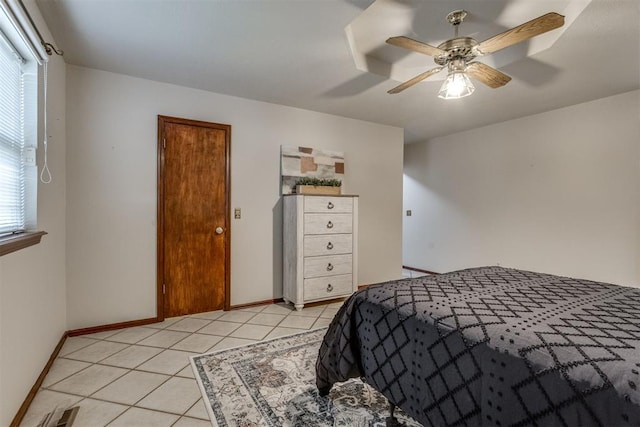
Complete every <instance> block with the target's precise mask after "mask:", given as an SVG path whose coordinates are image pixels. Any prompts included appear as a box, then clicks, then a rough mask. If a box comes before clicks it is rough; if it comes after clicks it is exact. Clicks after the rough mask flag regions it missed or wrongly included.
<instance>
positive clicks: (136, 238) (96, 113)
mask: <svg viewBox="0 0 640 427" xmlns="http://www.w3.org/2000/svg"><path fill="white" fill-rule="evenodd" d="M212 72H214V71H212ZM158 114H161V115H168V116H176V117H183V118H188V119H194V120H204V121H210V122H216V123H224V124H230V125H232V136H231V159H232V165H231V208H232V209H233V208H235V207H239V208H242V219H240V220H234V219H232V220H231V221H232V222H231V304H232V305H237V304H243V303H248V302H254V301H263V300H267V299H273V298H279V297H281V295H282V290H281V288H282V271H281V270H282V268H281V264H282V261H281V259H282V255H281V250H282V249H281V247H282V238H281V233H282V231H281V230H282V226H281V205H280V203H279V188H280V184H279V168H280V157H279V156H280V154H279V153H280V145H294V146H295V145H303V146H310V147H317V148H325V149H330V150H340V151H344V152H345V157H346V178H345V183H344V184H345V187H346V188H345V189H346V192H348V193H355V194H359V195H360V226H361V229H360V268H359V282H360V283H371V282H376V281H382V280H387V279H392V278H397V277H399V276H400V274H401V265H402V263H401V261H402V259H401V247H402V244H401V238H402V217H401V208H402V155H403V133H402V129H400V128H394V127H389V126H382V125H378V124H373V123H368V122H362V121H357V120H351V119H345V118H341V117H336V116H331V115H327V114H320V113H315V112H311V111H305V110H300V109H295V108H289V107H284V106H279V105H274V104H267V103H262V102H256V101H251V100H247V99H241V98H236V97H230V96H224V95H219V94H215V93H210V92H205V91H199V90H194V89H188V88H184V87H179V86H174V85H169V84H164V83H158V82H153V81H149V80H142V79H137V78H132V77H128V76H124V75H118V74H113V73H107V72H103V71H98V70H93V69H87V68H82V67H77V66H68V67H67V132H68V150H67V176H68V186H67V227H68V233H67V259H68V264H67V265H68V268H67V277H68V290H67V292H68V301H67V303H68V326H69V328H70V329H73V328H80V327H87V326H92V325H101V324H106V323H112V322H120V321H126V320H134V319H141V318H147V317H153V316H155V314H156V313H155V304H156V302H155V286H156V283H155V280H156V274H155V264H156V141H157V139H156V138H157V115H158Z"/></svg>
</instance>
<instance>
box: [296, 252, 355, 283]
mask: <svg viewBox="0 0 640 427" xmlns="http://www.w3.org/2000/svg"><path fill="white" fill-rule="evenodd" d="M352 268H353V257H352V256H351V254H347V255H329V256H313V257H305V258H304V277H305V279H307V278H310V277H320V276H336V275H338V274H350V273H351V270H352Z"/></svg>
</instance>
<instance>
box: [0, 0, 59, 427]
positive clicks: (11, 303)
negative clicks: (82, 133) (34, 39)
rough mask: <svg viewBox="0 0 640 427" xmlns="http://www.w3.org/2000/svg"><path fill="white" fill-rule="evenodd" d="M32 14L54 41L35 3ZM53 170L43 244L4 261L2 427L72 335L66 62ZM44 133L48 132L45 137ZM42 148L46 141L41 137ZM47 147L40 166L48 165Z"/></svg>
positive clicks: (46, 191)
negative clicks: (68, 269) (68, 286)
mask: <svg viewBox="0 0 640 427" xmlns="http://www.w3.org/2000/svg"><path fill="white" fill-rule="evenodd" d="M27 6H28V7H29V10H30V13H31V15H32V16H33V18H34V20H35V22H36V24H37V25H38V27H39V28H40V31H41V32H42V33H43V35H44V37H45V38H46V39H47V40H52V38H51V36H50V34H49V33H48V30H47V27H46V26H45V25H44V23H43V21H42V18H41V16H40V14H39V12H38V10H37V9H36V8H35V7H32V2H30V1H29V2H27ZM48 114H49V117H48V122H49V132H48V133H49V135H50V136H49V167H50V169H51V172H52V174H53V182H52V183H51V184H48V185H43V184H39V185H38V229H39V230H44V231H46V232H48V233H49V234H48V235H46V236H44V237H43V238H42V241H41V243H40V244H39V245H35V246H31V247H29V248H26V249H22V250H20V251H17V252H14V253H11V254H9V255H5V256H3V257H0V425H2V426H8V425H9V424H10V422H11V420H12V419H13V417H14V416H15V414H16V412H17V411H18V408H19V407H20V405H21V404H22V402H23V401H24V399H25V397H26V396H27V393H28V392H29V390H30V389H31V387H32V386H33V384H34V383H35V381H36V379H37V378H38V375H39V374H40V372H41V371H42V369H43V368H44V366H45V364H46V362H47V360H48V359H49V356H50V355H51V353H52V352H53V350H54V349H55V347H56V345H57V344H58V342H59V341H60V338H61V337H62V334H63V333H64V331H66V329H67V328H66V290H65V200H64V199H65V64H64V61H63V60H62V59H60V58H58V57H53V58H52V59H51V61H50V62H49V108H48ZM41 134H42V133H41ZM39 140H40V144H41V141H42V138H40V139H39ZM41 149H42V145H40V146H39V150H38V164H39V165H41V164H42V153H41V151H42V150H41Z"/></svg>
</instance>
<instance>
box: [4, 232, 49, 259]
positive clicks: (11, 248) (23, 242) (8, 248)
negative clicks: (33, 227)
mask: <svg viewBox="0 0 640 427" xmlns="http://www.w3.org/2000/svg"><path fill="white" fill-rule="evenodd" d="M45 234H47V232H46V231H27V232H25V233H20V234H16V235H12V236H7V237H2V238H0V256H3V255H7V254H10V253H11V252H15V251H19V250H20V249H24V248H28V247H29V246H33V245H37V244H38V243H40V239H41V238H42V236H44V235H45Z"/></svg>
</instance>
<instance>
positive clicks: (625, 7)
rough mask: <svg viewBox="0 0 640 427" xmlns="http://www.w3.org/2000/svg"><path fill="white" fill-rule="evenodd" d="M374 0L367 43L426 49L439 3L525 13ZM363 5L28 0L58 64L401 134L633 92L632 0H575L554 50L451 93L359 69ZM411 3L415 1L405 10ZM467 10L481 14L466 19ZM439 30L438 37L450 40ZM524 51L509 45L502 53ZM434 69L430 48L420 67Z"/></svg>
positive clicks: (638, 10) (638, 74) (639, 50)
mask: <svg viewBox="0 0 640 427" xmlns="http://www.w3.org/2000/svg"><path fill="white" fill-rule="evenodd" d="M383 1H384V3H385V8H386V9H384V10H386V11H387V12H384V13H389V26H388V27H387V26H385V25H384V23H385V19H384V15H382V17H381V16H380V15H378V16H376V19H377V22H379V23H380V24H379V25H377V28H376V29H374V30H373V31H374V32H378V33H377V34H375V35H373V36H372V37H376V38H377V39H379V40H384V39H385V38H386V37H390V36H396V35H407V36H409V37H415V38H419V36H420V34H421V33H424V34H425V37H424V38H422V39H421V40H423V41H425V42H427V43H429V42H430V39H429V37H432V38H435V39H437V38H438V37H437V36H435V35H433V34H432V33H433V31H431V28H433V27H438V28H440V27H442V26H443V21H444V16H443V13H442V10H443V9H447V10H454V9H458V8H461V6H464V8H465V9H466V10H468V11H469V12H470V15H469V18H468V21H469V22H468V23H467V24H468V25H470V26H471V28H472V29H473V28H474V27H473V26H474V25H475V26H476V27H478V26H479V24H478V23H479V22H481V21H483V20H484V21H485V22H487V25H493V24H491V23H490V22H488V21H489V20H490V17H491V16H493V15H491V14H494V15H495V17H496V20H498V19H500V22H502V23H504V22H510V21H513V20H518V21H517V22H515V23H513V24H510V25H517V24H518V23H520V18H521V16H520V15H519V14H517V13H515V12H513V13H511V12H509V11H510V10H515V9H517V8H515V7H514V5H515V4H516V3H522V0H511V1H503V0H475V1H469V0H464V1H463V0H437V1H436V0H423V1H419V2H417V1H416V0H383ZM526 1H528V2H533V0H526ZM580 2H581V0H573V1H571V2H568V1H563V0H548V1H547V0H537V1H536V3H537V4H538V6H537V7H538V8H540V6H539V4H540V3H543V4H546V5H547V6H549V9H548V11H557V12H559V13H563V12H564V11H562V10H553V9H552V7H554V6H555V7H558V4H559V3H562V4H566V3H580ZM372 3H373V2H372V1H371V0H254V1H251V0H244V1H240V0H217V1H216V0H91V1H89V0H37V4H38V6H39V8H40V10H41V11H42V14H43V16H44V18H45V20H46V22H47V24H48V26H49V27H50V29H51V32H52V33H53V36H54V37H55V41H56V44H57V47H59V48H61V49H64V51H65V55H64V57H65V60H66V61H67V63H70V64H76V65H81V66H86V67H91V68H97V69H101V70H106V71H112V72H116V73H122V74H127V75H131V76H136V77H141V78H145V79H151V80H157V81H162V82H167V83H173V84H177V85H182V86H188V87H192V88H197V89H204V90H208V91H212V92H217V93H223V94H228V95H234V96H239V97H243V98H250V99H255V100H260V101H266V102H272V103H276V104H282V105H288V106H292V107H298V108H304V109H308V110H313V111H320V112H325V113H330V114H336V115H340V116H345V117H351V118H356V119H362V120H368V121H373V122H377V123H384V124H389V125H393V126H399V127H403V128H404V129H405V141H406V142H415V141H422V140H427V139H429V138H433V137H436V136H441V135H447V134H450V133H453V132H458V131H462V130H466V129H472V128H475V127H478V126H483V125H487V124H491V123H496V122H501V121H505V120H509V119H513V118H517V117H522V116H526V115H530V114H535V113H538V112H542V111H548V110H551V109H555V108H560V107H563V106H567V105H572V104H576V103H580V102H585V101H589V100H593V99H598V98H602V97H605V96H609V95H614V94H617V93H622V92H627V91H630V90H634V89H638V88H640V0H593V1H591V2H590V3H589V1H582V3H588V4H587V5H586V8H585V9H584V11H582V13H580V14H579V15H578V16H577V18H575V20H574V21H573V22H570V20H569V19H568V20H567V21H568V23H567V24H568V25H567V26H566V28H564V29H563V32H562V33H561V35H560V37H559V38H558V39H557V40H556V41H555V42H554V43H553V45H552V46H551V47H550V48H548V49H547V50H543V51H541V52H539V53H536V54H534V55H533V56H529V57H522V58H520V59H518V58H516V59H515V60H513V61H511V62H510V63H506V62H505V64H506V65H504V66H501V67H500V70H501V71H503V72H504V73H506V74H508V75H510V76H511V77H512V78H513V80H512V81H511V82H510V83H509V84H508V85H506V86H505V87H503V88H500V89H489V88H487V87H485V86H483V85H482V84H480V83H478V84H476V91H475V93H474V94H473V95H472V96H470V97H468V98H463V99H460V100H454V101H444V100H441V99H439V98H438V97H437V96H436V95H437V92H438V88H439V86H440V84H441V82H440V81H437V80H433V81H431V80H428V81H426V82H424V83H420V84H418V85H416V86H414V87H412V88H410V89H407V90H406V91H404V92H402V93H400V94H397V95H388V94H387V93H386V91H387V90H389V89H391V88H392V87H394V86H396V85H397V84H398V82H397V81H395V80H392V79H390V78H389V77H388V75H391V73H390V72H389V73H388V74H387V77H385V76H383V75H378V74H374V73H371V72H367V71H361V70H359V69H358V68H356V62H355V61H354V58H353V57H352V55H351V49H350V44H349V41H348V38H347V34H346V31H345V29H346V28H347V26H348V25H349V24H350V23H352V22H353V21H354V20H356V18H358V17H360V16H361V14H362V13H363V11H364V10H366V9H367V8H368V7H369V6H371V5H372ZM376 4H377V3H376ZM407 5H410V6H411V8H412V9H411V11H410V13H408V14H407ZM374 6H375V5H374ZM578 6H579V5H578ZM582 6H584V4H583V5H582ZM394 7H396V8H397V9H398V10H404V12H403V14H402V16H404V17H403V18H402V17H399V16H397V15H396V14H394V13H393V10H394ZM474 9H478V12H477V13H476V16H479V17H481V19H480V18H478V19H477V20H476V22H475V23H474V18H473V17H474V15H473V14H474ZM578 9H579V7H578ZM480 10H481V11H482V13H480ZM389 11H391V12H389ZM519 13H521V12H519ZM445 15H446V13H445ZM487 15H489V16H487ZM568 15H569V14H568ZM537 16H538V14H536V15H534V16H531V17H530V19H533V18H535V17H537ZM399 19H405V20H408V19H410V20H411V22H410V25H409V26H407V28H410V29H411V31H412V33H407V34H396V33H395V31H396V30H395V29H396V28H398V25H399V24H398V20H399ZM402 25H405V24H400V26H402ZM446 25H448V24H446V22H445V31H448V32H447V33H446V34H442V35H441V36H440V38H441V39H442V40H444V39H446V38H449V37H450V36H451V34H452V33H451V29H450V28H446ZM504 25H506V24H502V26H503V27H504ZM405 26H406V25H405ZM491 28H492V29H495V26H492V27H491ZM390 32H394V33H390ZM464 32H465V24H463V26H462V28H461V35H462V34H463V33H464ZM478 38H479V39H480V40H482V39H483V38H484V37H478ZM434 43H435V41H434ZM389 47H390V46H381V47H380V48H381V49H382V48H385V49H386V48H389ZM519 48H520V47H519V46H518V45H516V46H513V47H511V48H507V49H505V55H506V54H509V52H508V49H519ZM395 49H400V48H395ZM414 61H420V58H418V59H415V60H414ZM433 65H434V64H433V60H432V59H431V58H429V57H426V56H425V57H424V68H425V70H426V69H428V68H432V67H433ZM418 66H419V64H418ZM383 74H384V73H383ZM543 132H544V131H543V130H541V135H543Z"/></svg>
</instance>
